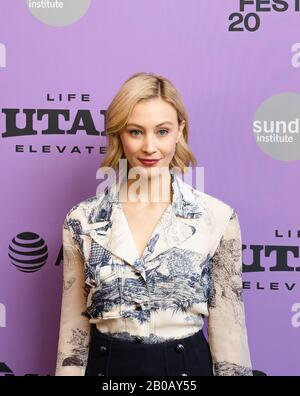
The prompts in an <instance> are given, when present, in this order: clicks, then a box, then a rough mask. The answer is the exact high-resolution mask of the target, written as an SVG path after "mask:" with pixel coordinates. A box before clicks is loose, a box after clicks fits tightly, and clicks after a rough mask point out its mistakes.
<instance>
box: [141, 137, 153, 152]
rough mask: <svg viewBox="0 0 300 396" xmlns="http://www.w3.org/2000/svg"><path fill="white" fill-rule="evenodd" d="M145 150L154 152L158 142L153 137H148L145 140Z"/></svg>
mask: <svg viewBox="0 0 300 396" xmlns="http://www.w3.org/2000/svg"><path fill="white" fill-rule="evenodd" d="M143 151H147V152H148V151H149V152H154V151H156V144H155V140H154V139H153V138H151V137H150V138H146V139H145V140H144V142H143Z"/></svg>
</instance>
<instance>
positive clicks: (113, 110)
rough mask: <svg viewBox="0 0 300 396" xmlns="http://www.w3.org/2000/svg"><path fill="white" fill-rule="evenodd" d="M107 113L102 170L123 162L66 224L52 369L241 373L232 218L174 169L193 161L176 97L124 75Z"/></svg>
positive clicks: (243, 348)
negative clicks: (115, 177) (115, 175)
mask: <svg viewBox="0 0 300 396" xmlns="http://www.w3.org/2000/svg"><path fill="white" fill-rule="evenodd" d="M106 121H107V124H106V133H107V135H108V151H107V155H106V157H105V158H104V160H103V162H102V164H101V169H108V168H109V169H114V170H119V171H120V163H121V162H124V161H125V163H126V164H127V165H128V169H126V171H124V170H123V173H122V172H119V174H118V181H119V184H118V186H117V183H116V182H115V181H114V182H113V183H112V184H111V185H110V186H109V187H108V188H106V189H105V191H104V192H103V193H101V194H97V195H96V196H94V197H92V198H88V199H86V200H84V201H82V202H80V203H78V204H77V205H75V206H73V207H72V208H71V209H70V210H69V212H68V214H67V216H66V218H65V220H64V225H63V248H64V289H63V297H62V311H61V323H60V335H59V345H58V356H57V366H56V375H82V376H83V375H85V376H92V375H104V376H106V375H109V376H110V375H159V376H169V375H182V376H190V375H195V376H204V375H215V376H221V375H236V376H251V375H252V369H251V360H250V353H249V348H248V340H247V331H246V325H245V315H244V305H243V299H242V245H241V243H242V242H241V233H240V227H239V221H238V217H237V214H236V212H235V210H234V209H233V208H232V207H231V206H229V205H228V204H226V203H225V202H223V201H221V200H219V199H217V198H215V197H213V196H211V195H208V194H206V193H204V192H201V191H199V190H197V189H195V188H193V187H192V186H190V185H189V184H188V183H186V182H184V181H183V180H181V178H180V177H179V175H178V173H177V172H175V171H174V170H175V169H177V170H178V169H179V170H180V171H181V173H184V172H185V170H186V168H187V167H188V166H189V164H190V163H192V165H195V164H196V160H195V157H194V156H193V154H192V152H191V150H190V148H189V147H188V116H187V113H186V111H185V108H184V105H183V103H182V100H181V98H180V95H179V93H178V92H177V90H176V89H175V87H174V86H173V85H172V83H171V82H170V81H169V80H168V79H166V78H164V77H162V76H157V75H154V74H153V73H137V74H134V75H133V76H131V77H130V78H129V79H128V80H127V81H126V82H125V83H124V84H123V86H122V87H121V89H120V90H119V92H118V93H117V95H116V96H115V98H114V99H113V101H112V103H111V104H110V106H109V108H108V110H107V120H106ZM147 160H148V161H147ZM149 160H152V162H151V161H150V162H149ZM104 167H106V168H104ZM136 171H137V172H136ZM130 173H133V175H136V174H138V176H139V177H138V178H137V180H138V181H139V183H140V184H139V185H138V188H136V185H135V184H136V182H135V181H134V180H133V179H134V178H131V177H129V175H130ZM120 174H123V176H120ZM124 175H125V176H124ZM161 180H163V183H161ZM134 187H135V188H134ZM150 191H151V192H153V191H155V192H156V195H155V198H154V199H153V195H151V194H152V193H151V192H150ZM126 197H127V198H126ZM204 318H208V341H207V340H206V338H205V337H204V335H203V331H202V328H203V325H204Z"/></svg>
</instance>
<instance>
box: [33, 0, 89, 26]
mask: <svg viewBox="0 0 300 396" xmlns="http://www.w3.org/2000/svg"><path fill="white" fill-rule="evenodd" d="M91 1H92V0H26V2H27V6H28V8H29V10H30V12H31V14H32V15H33V16H35V17H36V18H37V19H38V20H39V21H41V22H44V23H45V24H47V25H51V26H67V25H70V24H72V23H74V22H76V21H78V20H79V19H80V18H81V17H83V16H84V15H85V13H86V12H87V10H88V8H89V6H90V4H91Z"/></svg>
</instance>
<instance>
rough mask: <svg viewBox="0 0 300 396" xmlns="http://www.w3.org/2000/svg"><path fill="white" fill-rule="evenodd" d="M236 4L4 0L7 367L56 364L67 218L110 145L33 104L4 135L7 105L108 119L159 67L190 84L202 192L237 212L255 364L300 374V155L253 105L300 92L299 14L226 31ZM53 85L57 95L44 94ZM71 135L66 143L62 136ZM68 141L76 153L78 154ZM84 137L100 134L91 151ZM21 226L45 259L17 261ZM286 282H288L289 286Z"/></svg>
mask: <svg viewBox="0 0 300 396" xmlns="http://www.w3.org/2000/svg"><path fill="white" fill-rule="evenodd" d="M221 3H222V4H221ZM238 3H239V2H238V1H235V0H232V1H226V2H224V1H223V2H220V1H218V0H205V1H199V0H189V1H188V2H187V1H183V0H164V1H161V0H152V1H151V2H150V1H149V2H147V1H140V0H112V1H102V0H94V1H92V3H91V5H90V8H89V9H88V11H87V13H86V14H85V15H84V16H83V17H82V18H81V19H79V20H78V21H77V22H75V23H73V24H71V25H68V26H62V27H57V26H51V25H47V24H45V23H43V22H41V21H39V20H38V19H36V18H35V17H34V16H33V15H32V14H31V13H30V12H29V10H28V7H27V5H26V2H25V1H20V0H10V1H6V2H4V1H2V2H1V5H0V43H2V44H4V46H5V48H6V62H5V65H3V62H4V61H3V59H4V58H3V56H4V55H3V54H4V52H3V51H2V67H1V58H0V103H1V109H2V113H0V128H1V146H0V148H1V155H0V161H1V165H0V172H1V207H2V229H1V239H0V241H1V251H0V254H1V267H0V304H1V305H0V308H1V309H0V312H1V316H0V365H1V366H0V367H2V370H1V371H2V373H4V372H5V371H6V374H7V373H8V370H11V371H12V372H13V373H14V374H15V375H25V374H28V373H36V374H38V375H47V374H50V375H53V374H54V369H55V362H56V352H57V341H58V329H59V316H60V303H61V290H62V265H61V264H62V263H61V262H60V256H59V255H60V253H61V227H62V221H63V219H64V216H65V215H66V212H67V210H68V209H69V208H70V207H71V206H72V205H74V204H75V203H78V202H79V201H81V200H82V199H85V198H87V197H89V196H92V195H95V192H96V187H97V185H98V183H99V181H98V180H96V176H95V175H96V170H97V168H98V166H99V163H100V159H101V155H102V154H100V148H102V150H103V149H104V147H105V145H106V142H105V138H104V137H103V136H99V134H98V135H88V134H87V133H86V132H85V131H84V130H81V131H78V132H77V133H76V134H74V135H70V134H66V133H62V134H53V135H51V136H50V135H46V134H42V130H43V129H46V128H47V125H48V123H47V117H46V116H44V118H43V120H42V121H38V120H37V116H36V114H34V121H33V127H34V128H35V129H36V130H37V133H36V134H35V135H28V136H5V134H4V132H5V131H6V125H7V124H6V121H7V118H6V115H5V113H4V112H3V109H19V110H20V113H22V112H23V109H67V110H69V111H70V121H65V120H64V118H63V117H62V116H60V123H59V126H60V128H61V129H62V130H66V129H70V128H71V126H72V123H73V121H74V118H75V115H76V112H77V111H78V110H79V109H88V110H90V111H91V114H92V116H93V120H94V123H95V127H96V129H97V130H98V131H100V132H101V131H103V129H104V117H103V115H101V114H100V111H101V110H105V109H106V108H107V106H108V105H109V103H110V101H111V99H112V98H113V96H114V94H115V93H116V91H117V90H118V89H119V87H120V85H121V84H122V83H123V82H124V81H125V79H127V78H128V77H129V76H130V75H131V74H133V73H135V72H138V71H151V72H156V73H160V74H162V75H165V76H166V77H168V78H170V79H171V81H173V82H174V84H175V85H176V86H177V88H178V89H179V91H180V92H181V94H182V97H183V100H184V102H185V104H186V107H187V110H188V113H189V116H190V131H191V136H190V145H191V147H192V149H193V151H194V153H195V155H196V157H197V159H198V162H199V166H203V167H204V168H205V192H207V193H208V194H212V195H214V196H216V197H219V198H220V199H223V200H224V201H225V202H227V203H229V204H230V205H231V206H233V207H234V208H235V209H236V211H237V213H238V215H239V219H240V223H241V230H242V237H243V244H244V247H245V250H244V256H243V257H244V264H245V267H244V274H243V277H244V281H245V282H246V283H245V287H246V288H245V290H244V299H245V309H246V320H247V326H248V334H249V343H250V351H251V356H252V362H253V368H254V369H255V370H259V371H263V372H264V373H266V374H267V375H299V367H300V357H299V353H298V349H299V348H298V344H299V332H300V318H299V311H300V297H299V276H300V272H299V268H300V263H299V257H298V256H299V251H298V249H299V236H298V238H297V234H296V232H297V230H298V229H299V214H298V209H297V208H298V202H299V192H300V187H299V171H300V166H299V161H298V162H297V161H285V162H284V161H279V160H275V159H273V158H271V157H269V156H267V155H266V154H264V153H263V152H262V151H261V150H260V149H259V147H258V146H257V144H256V143H255V140H254V137H253V132H252V121H253V116H254V113H255V112H256V110H257V108H258V107H259V106H260V104H261V103H262V102H263V101H264V100H265V99H267V98H268V97H270V96H272V95H275V94H277V93H282V92H298V84H299V79H300V70H298V68H297V67H293V65H292V63H291V58H292V52H291V47H292V45H293V44H294V43H296V42H297V40H299V41H300V34H299V13H297V12H294V11H293V10H288V11H287V12H285V13H276V12H265V13H260V14H259V15H260V22H261V25H260V27H259V29H258V30H257V31H256V32H249V31H243V32H229V31H228V26H229V20H228V18H229V15H230V14H231V13H232V12H235V11H238V6H239V4H238ZM250 10H253V9H252V8H251V7H250V6H249V11H250ZM0 56H1V55H0ZM59 93H62V94H63V95H66V94H68V93H74V94H76V95H80V94H88V95H89V96H90V101H89V102H81V101H80V99H79V98H77V99H75V100H72V101H70V102H68V101H67V100H66V97H65V96H64V98H63V100H62V101H61V102H60V101H59V100H58V99H57V98H58V94H59ZM47 94H49V95H50V96H51V97H54V98H56V100H55V101H54V102H50V101H47ZM17 124H18V126H19V128H23V127H24V126H25V117H24V115H22V114H19V115H18V117H17ZM8 132H9V131H8ZM43 146H47V147H48V149H47V150H46V151H48V152H43V151H42V147H43ZM64 146H65V151H64V152H63V153H60V152H59V151H58V148H57V147H60V148H61V149H62V148H63V147H64ZM74 146H78V147H79V148H80V150H81V153H78V152H73V153H71V150H72V148H73V147H74ZM86 146H91V147H93V150H92V152H91V153H89V152H88V151H87V149H86V148H85V147H86ZM276 230H278V234H280V235H282V237H279V236H277V237H276V234H275V232H276ZM288 230H291V236H290V237H289V236H288ZM24 232H27V233H30V232H34V233H36V234H38V235H39V236H41V237H42V238H43V239H44V241H45V243H46V245H47V248H48V258H47V260H46V263H45V265H44V266H43V267H42V268H41V269H40V270H39V271H36V272H32V273H24V272H21V271H19V270H18V269H17V268H16V267H15V266H14V265H13V264H12V260H11V259H10V258H9V256H8V252H9V245H12V243H13V242H12V241H13V238H14V237H16V235H18V234H20V233H24ZM252 245H256V246H257V245H258V246H261V251H260V260H261V261H260V266H261V268H263V269H264V271H257V270H255V268H254V266H253V265H252V266H250V264H252V263H253V251H252V249H251V247H250V246H252ZM269 245H272V246H275V247H276V248H275V249H278V247H279V246H294V249H295V252H296V253H294V254H292V253H288V265H289V266H290V267H292V269H293V270H291V271H287V270H285V271H284V270H282V271H279V270H277V271H271V270H270V267H274V266H275V265H276V263H277V264H278V268H279V266H281V267H280V268H281V269H286V268H284V257H281V258H279V257H277V256H276V250H274V251H273V252H272V253H270V255H269V257H268V254H266V247H267V246H269ZM277 251H278V250H277ZM297 252H298V253H297ZM256 263H257V262H256ZM57 264H60V265H57ZM296 268H298V271H296ZM256 269H257V268H256ZM249 270H251V271H249ZM271 283H272V284H273V286H272V285H271ZM274 284H276V285H277V286H274ZM286 284H288V286H289V287H291V286H290V285H292V284H294V287H293V288H292V290H288V287H287V285H286ZM263 287H264V289H263ZM270 287H273V289H274V290H271V289H270ZM276 288H278V290H276ZM297 303H298V305H296V304H297ZM293 306H294V308H293ZM293 309H294V312H293ZM297 310H298V311H297Z"/></svg>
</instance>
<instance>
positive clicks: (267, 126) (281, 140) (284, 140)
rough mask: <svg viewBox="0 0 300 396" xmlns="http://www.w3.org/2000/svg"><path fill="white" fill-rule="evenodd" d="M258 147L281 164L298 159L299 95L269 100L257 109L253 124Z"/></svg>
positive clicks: (299, 142) (299, 135)
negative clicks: (280, 161) (281, 162)
mask: <svg viewBox="0 0 300 396" xmlns="http://www.w3.org/2000/svg"><path fill="white" fill-rule="evenodd" d="M253 134H254V138H255V141H256V143H257V145H258V147H259V148H260V149H261V150H262V151H263V152H264V153H266V154H268V155H269V156H270V157H272V158H275V159H279V160H282V161H296V160H299V159H300V94H296V93H282V94H278V95H275V96H271V97H270V98H268V99H267V100H266V101H264V102H263V103H262V104H261V106H260V107H259V108H258V110H257V111H256V113H255V115H254V120H253Z"/></svg>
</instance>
